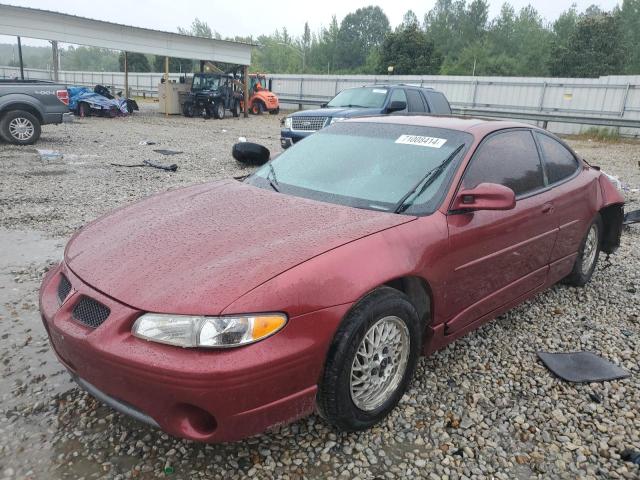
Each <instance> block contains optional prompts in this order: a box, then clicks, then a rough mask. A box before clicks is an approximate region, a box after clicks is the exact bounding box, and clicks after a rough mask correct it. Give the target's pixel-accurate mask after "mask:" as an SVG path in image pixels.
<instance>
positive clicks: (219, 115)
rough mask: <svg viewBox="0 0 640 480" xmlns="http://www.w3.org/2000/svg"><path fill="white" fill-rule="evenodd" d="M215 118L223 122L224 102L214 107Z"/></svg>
mask: <svg viewBox="0 0 640 480" xmlns="http://www.w3.org/2000/svg"><path fill="white" fill-rule="evenodd" d="M213 118H216V119H218V120H222V119H223V118H224V104H223V103H222V102H218V103H216V104H215V105H214V107H213Z"/></svg>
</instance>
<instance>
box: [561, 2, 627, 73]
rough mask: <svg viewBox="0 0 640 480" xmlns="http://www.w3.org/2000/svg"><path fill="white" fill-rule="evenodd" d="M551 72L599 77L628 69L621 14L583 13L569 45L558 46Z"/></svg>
mask: <svg viewBox="0 0 640 480" xmlns="http://www.w3.org/2000/svg"><path fill="white" fill-rule="evenodd" d="M554 57H555V58H554V61H553V62H552V70H551V73H552V74H553V75H556V76H563V77H598V76H601V75H615V74H620V73H623V71H624V60H625V51H624V42H623V37H622V33H621V31H620V26H619V25H618V21H617V17H616V16H614V15H611V14H608V13H604V14H589V15H587V14H583V15H581V16H580V19H579V20H578V22H577V23H576V27H575V30H574V31H573V32H572V33H571V35H570V36H569V39H568V42H567V44H566V46H562V45H558V46H556V47H555V48H554Z"/></svg>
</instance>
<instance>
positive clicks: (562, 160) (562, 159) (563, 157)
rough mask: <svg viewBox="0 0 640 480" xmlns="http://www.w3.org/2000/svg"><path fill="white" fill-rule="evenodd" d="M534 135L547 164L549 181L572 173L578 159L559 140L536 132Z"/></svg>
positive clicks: (560, 178) (557, 180)
mask: <svg viewBox="0 0 640 480" xmlns="http://www.w3.org/2000/svg"><path fill="white" fill-rule="evenodd" d="M536 136H537V138H538V142H540V147H541V148H542V155H543V157H544V161H545V164H546V165H547V176H548V177H549V183H556V182H559V181H560V180H562V179H564V178H567V177H570V176H571V175H573V173H574V172H575V171H576V170H577V168H578V161H577V160H576V158H575V157H574V156H573V154H572V153H571V152H570V151H569V150H567V149H566V147H565V146H564V145H562V144H561V143H560V142H558V141H557V140H555V139H553V138H551V137H549V136H547V135H544V134H542V133H536Z"/></svg>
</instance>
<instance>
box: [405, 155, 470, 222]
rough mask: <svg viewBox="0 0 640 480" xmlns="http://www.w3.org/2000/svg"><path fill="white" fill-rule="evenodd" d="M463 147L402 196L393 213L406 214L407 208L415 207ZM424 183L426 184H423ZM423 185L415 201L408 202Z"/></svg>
mask: <svg viewBox="0 0 640 480" xmlns="http://www.w3.org/2000/svg"><path fill="white" fill-rule="evenodd" d="M462 147H464V143H463V144H462V145H460V146H459V147H458V148H456V149H455V150H454V151H453V153H451V155H449V156H448V157H447V158H446V159H445V160H444V161H443V162H442V163H441V164H440V165H438V166H437V167H435V168H433V169H431V170H429V171H428V172H427V173H426V174H425V175H424V177H422V178H421V179H420V181H419V182H418V183H416V184H415V185H414V186H413V187H412V188H411V190H409V191H408V192H407V193H406V194H404V195H403V196H402V198H401V199H400V200H399V201H398V203H396V204H395V206H394V207H393V212H394V213H402V212H404V211H405V210H406V209H407V208H409V207H410V206H411V205H413V202H414V201H415V199H416V198H418V197H419V196H420V195H422V194H423V193H424V191H425V190H426V189H427V187H429V185H431V184H432V183H433V181H434V180H435V179H436V178H438V175H439V174H440V172H442V170H444V169H445V167H446V166H447V165H449V163H450V162H451V160H453V159H454V158H455V156H456V155H458V153H459V152H460V150H462ZM423 182H424V184H423ZM420 185H422V188H421V189H420V191H419V192H418V193H417V195H415V196H414V197H413V199H412V200H411V201H407V199H408V198H409V197H411V195H413V194H414V193H415V192H416V190H418V187H419V186H420Z"/></svg>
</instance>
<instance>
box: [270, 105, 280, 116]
mask: <svg viewBox="0 0 640 480" xmlns="http://www.w3.org/2000/svg"><path fill="white" fill-rule="evenodd" d="M279 113H280V107H276V108H274V109H273V110H270V111H269V114H270V115H278V114H279Z"/></svg>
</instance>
